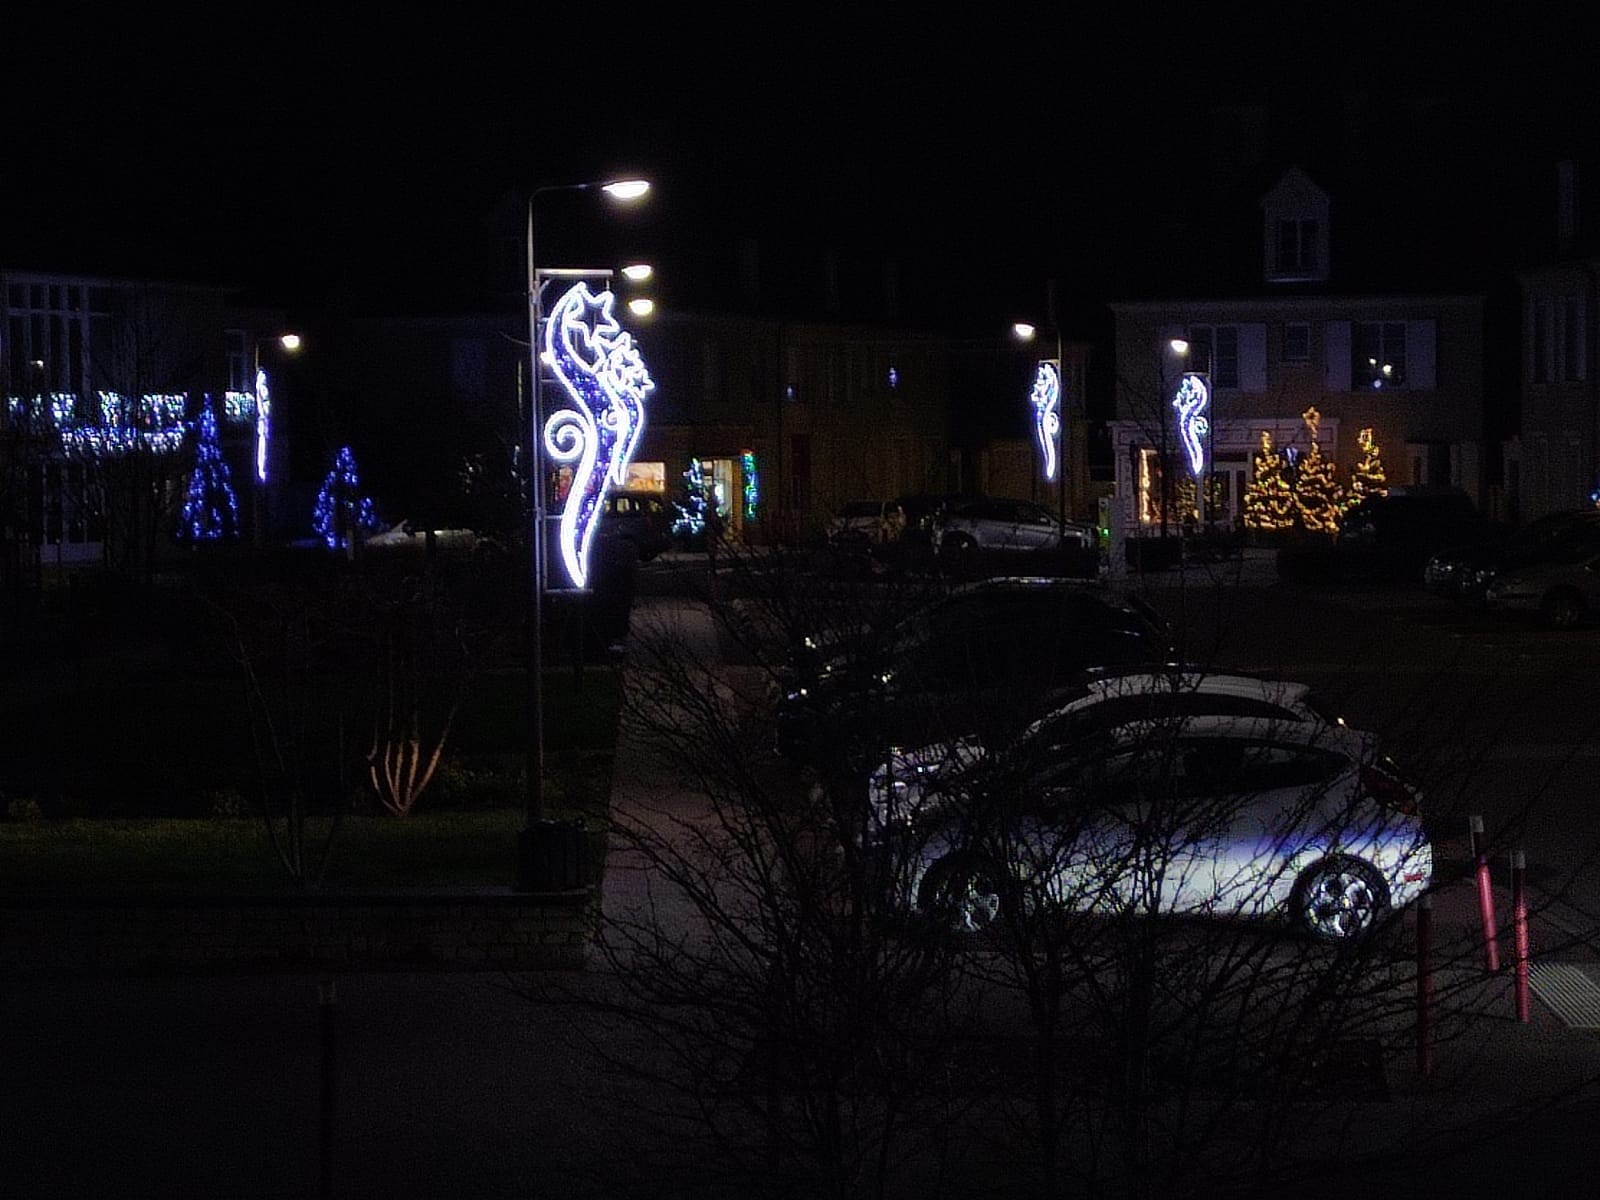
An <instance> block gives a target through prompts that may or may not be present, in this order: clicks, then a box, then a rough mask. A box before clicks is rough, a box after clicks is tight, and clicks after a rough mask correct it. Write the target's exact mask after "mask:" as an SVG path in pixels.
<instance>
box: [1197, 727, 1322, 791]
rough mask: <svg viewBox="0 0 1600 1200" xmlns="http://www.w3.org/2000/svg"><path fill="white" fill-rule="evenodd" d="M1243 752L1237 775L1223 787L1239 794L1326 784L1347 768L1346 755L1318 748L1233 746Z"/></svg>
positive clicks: (1261, 744)
mask: <svg viewBox="0 0 1600 1200" xmlns="http://www.w3.org/2000/svg"><path fill="white" fill-rule="evenodd" d="M1217 740H1218V741H1219V742H1224V743H1227V744H1231V745H1237V746H1238V747H1239V751H1240V758H1239V765H1238V768H1237V773H1236V775H1235V777H1234V778H1233V780H1232V781H1231V782H1229V781H1226V780H1225V781H1223V786H1225V787H1228V788H1229V790H1232V791H1237V792H1267V791H1273V790H1276V789H1280V788H1296V787H1312V786H1314V785H1316V784H1319V783H1325V782H1327V781H1328V780H1329V779H1331V778H1333V777H1334V776H1335V775H1337V774H1338V773H1339V771H1340V770H1341V769H1342V768H1343V767H1344V766H1345V765H1346V761H1347V760H1346V759H1345V758H1344V756H1343V755H1340V754H1336V753H1334V752H1333V751H1331V750H1327V749H1323V748H1321V747H1317V746H1301V745H1294V744H1288V745H1285V744H1282V743H1274V742H1245V743H1232V742H1231V740H1230V739H1217Z"/></svg>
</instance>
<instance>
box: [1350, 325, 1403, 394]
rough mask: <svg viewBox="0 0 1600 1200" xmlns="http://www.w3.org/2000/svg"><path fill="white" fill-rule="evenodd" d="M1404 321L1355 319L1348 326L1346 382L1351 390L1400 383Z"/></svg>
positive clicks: (1383, 386)
mask: <svg viewBox="0 0 1600 1200" xmlns="http://www.w3.org/2000/svg"><path fill="white" fill-rule="evenodd" d="M1405 382H1406V323H1405V322H1404V321H1357V322H1355V323H1353V324H1352V325H1351V327H1350V386H1351V388H1352V389H1353V390H1355V391H1358V392H1359V391H1376V390H1381V389H1383V388H1394V387H1404V386H1405Z"/></svg>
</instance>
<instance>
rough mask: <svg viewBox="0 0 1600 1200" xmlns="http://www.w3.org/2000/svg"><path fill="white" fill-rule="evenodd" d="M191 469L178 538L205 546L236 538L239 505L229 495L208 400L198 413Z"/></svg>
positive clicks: (230, 486)
mask: <svg viewBox="0 0 1600 1200" xmlns="http://www.w3.org/2000/svg"><path fill="white" fill-rule="evenodd" d="M196 432H197V436H198V442H197V444H196V446H195V452H194V469H193V470H192V471H190V472H189V484H188V488H187V489H186V490H185V492H184V497H183V511H182V512H181V513H180V514H179V517H178V537H179V538H180V539H182V540H184V541H192V542H208V541H216V540H218V539H221V538H236V537H238V536H239V502H238V500H237V498H236V497H235V496H234V494H233V481H232V479H231V477H230V474H229V471H228V464H227V462H226V461H225V460H224V459H223V457H222V447H221V446H220V445H218V443H217V415H216V413H215V412H213V411H212V409H211V403H210V401H209V400H208V401H207V402H206V403H205V404H204V405H203V406H202V407H201V409H200V420H199V423H198V426H197V430H196Z"/></svg>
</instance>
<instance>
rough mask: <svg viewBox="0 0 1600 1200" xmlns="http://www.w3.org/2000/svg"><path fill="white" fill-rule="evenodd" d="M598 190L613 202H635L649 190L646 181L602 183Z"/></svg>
mask: <svg viewBox="0 0 1600 1200" xmlns="http://www.w3.org/2000/svg"><path fill="white" fill-rule="evenodd" d="M600 190H601V191H602V192H604V193H605V194H606V195H608V196H610V197H611V198H612V199H613V200H637V199H639V197H641V196H643V195H644V194H645V193H646V192H648V191H649V190H650V181H649V180H648V179H618V180H614V181H613V182H611V183H603V184H601V185H600Z"/></svg>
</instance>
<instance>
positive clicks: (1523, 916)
mask: <svg viewBox="0 0 1600 1200" xmlns="http://www.w3.org/2000/svg"><path fill="white" fill-rule="evenodd" d="M1527 874H1528V859H1527V856H1526V855H1525V854H1524V853H1523V852H1522V851H1521V850H1513V851H1512V852H1511V926H1512V929H1513V930H1514V931H1515V936H1516V946H1517V962H1516V995H1517V1020H1518V1021H1520V1022H1522V1023H1523V1024H1524V1025H1526V1024H1527V1023H1528V1020H1529V1016H1528V1007H1529V1006H1528V885H1527Z"/></svg>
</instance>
